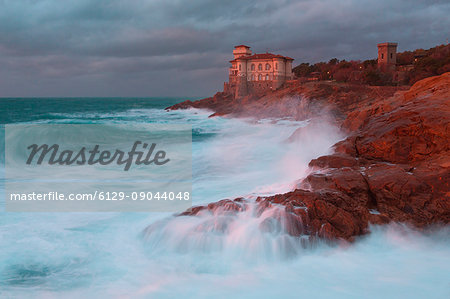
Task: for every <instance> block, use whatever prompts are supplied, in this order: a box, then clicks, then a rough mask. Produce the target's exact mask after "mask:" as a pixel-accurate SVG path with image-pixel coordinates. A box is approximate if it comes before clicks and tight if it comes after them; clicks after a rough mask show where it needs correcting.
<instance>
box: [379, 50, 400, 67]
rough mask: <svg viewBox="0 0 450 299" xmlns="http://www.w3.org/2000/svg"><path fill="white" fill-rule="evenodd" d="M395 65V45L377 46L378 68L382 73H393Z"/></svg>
mask: <svg viewBox="0 0 450 299" xmlns="http://www.w3.org/2000/svg"><path fill="white" fill-rule="evenodd" d="M396 63H397V43H380V44H378V68H379V69H380V70H381V71H383V72H386V71H395V65H396Z"/></svg>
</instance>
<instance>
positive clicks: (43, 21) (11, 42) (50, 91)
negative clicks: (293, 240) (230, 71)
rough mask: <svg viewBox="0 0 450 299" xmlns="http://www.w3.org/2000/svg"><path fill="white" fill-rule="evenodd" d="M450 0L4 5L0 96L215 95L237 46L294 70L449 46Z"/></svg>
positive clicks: (118, 0) (50, 0)
mask: <svg viewBox="0 0 450 299" xmlns="http://www.w3.org/2000/svg"><path fill="white" fill-rule="evenodd" d="M449 14H450V4H449V3H448V1H406V0H405V1H403V0H401V1H387V0H380V1H368V0H360V1H356V0H355V1H343V0H339V1H337V0H324V1H313V0H305V1H289V0H260V1H251V2H250V1H242V0H240V1H234V0H233V1H220V0H217V1H207V0H199V1H181V0H178V1H169V0H156V1H134V0H109V1H100V0H99V1H93V0H91V1H87V0H76V1H75V0H73V1H60V0H42V1H36V0H28V1H26V0H23V1H20V0H11V1H10V0H0V65H1V67H0V96H50V95H55V96H62V95H67V96H80V95H81V96H83V95H86V96H88V95H93V96H101V95H104V96H126V95H139V96H146V95H147V96H151V95H186V96H193V95H199V96H201V95H205V96H206V95H210V94H212V93H213V92H214V91H216V90H218V89H220V88H221V86H222V82H223V81H225V80H226V77H227V66H228V60H229V59H231V57H232V55H231V51H232V49H233V46H234V45H236V44H241V43H245V44H248V45H250V46H252V48H253V49H254V50H255V51H258V52H263V51H266V50H269V51H273V52H277V53H281V54H285V55H289V56H291V57H293V58H295V59H296V61H295V63H300V62H306V61H308V62H315V61H319V60H328V59H330V58H332V57H338V58H340V59H344V58H345V59H367V58H374V57H375V56H376V43H377V42H382V41H397V42H399V50H400V51H401V50H409V49H415V48H429V47H432V46H434V45H437V44H442V43H444V42H445V40H446V38H448V37H449V35H450V34H449V29H448V28H450V21H449V18H448V15H449Z"/></svg>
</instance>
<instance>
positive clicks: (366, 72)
mask: <svg viewBox="0 0 450 299" xmlns="http://www.w3.org/2000/svg"><path fill="white" fill-rule="evenodd" d="M397 66H398V67H397V69H398V70H399V71H401V72H404V76H403V77H402V78H401V80H400V81H399V82H395V80H394V73H393V72H390V73H389V72H381V71H379V70H378V68H377V60H376V59H372V60H365V61H359V60H356V61H355V60H352V61H346V60H338V59H337V58H333V59H331V60H330V61H328V62H318V63H315V64H309V63H301V64H300V65H298V66H296V67H294V68H293V70H292V71H293V72H294V74H295V75H296V77H298V78H301V77H311V76H314V77H316V78H317V79H319V80H332V79H333V80H336V81H338V82H351V83H360V84H369V85H394V84H397V83H398V84H406V85H412V84H414V83H415V82H417V81H419V80H421V79H424V78H427V77H431V76H436V75H441V74H443V73H445V72H449V71H450V45H440V46H436V47H434V48H431V49H428V50H423V49H417V50H415V51H405V52H400V53H397Z"/></svg>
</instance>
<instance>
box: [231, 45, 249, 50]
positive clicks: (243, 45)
mask: <svg viewBox="0 0 450 299" xmlns="http://www.w3.org/2000/svg"><path fill="white" fill-rule="evenodd" d="M234 47H235V48H239V47H246V48H249V49H250V47H249V46H246V45H239V46H234Z"/></svg>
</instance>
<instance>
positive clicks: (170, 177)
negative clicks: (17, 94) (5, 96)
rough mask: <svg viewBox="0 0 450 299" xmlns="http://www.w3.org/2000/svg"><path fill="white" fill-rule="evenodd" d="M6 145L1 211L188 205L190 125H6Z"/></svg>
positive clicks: (152, 208) (145, 208)
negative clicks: (4, 191) (3, 205)
mask: <svg viewBox="0 0 450 299" xmlns="http://www.w3.org/2000/svg"><path fill="white" fill-rule="evenodd" d="M5 153H6V155H5V158H6V159H5V174H6V183H5V187H6V188H5V189H6V209H7V211H46V212H49V211H54V212H61V211H67V212H75V211H77V212H84V211H133V212H135V211H170V212H177V211H183V210H185V209H186V208H189V207H190V206H191V199H192V197H191V191H192V161H191V159H192V128H191V126H189V125H161V124H142V125H138V126H137V125H136V124H134V125H127V124H117V125H111V124H108V125H105V124H44V125H42V124H20V125H19V124H15V125H7V126H6V127H5Z"/></svg>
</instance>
